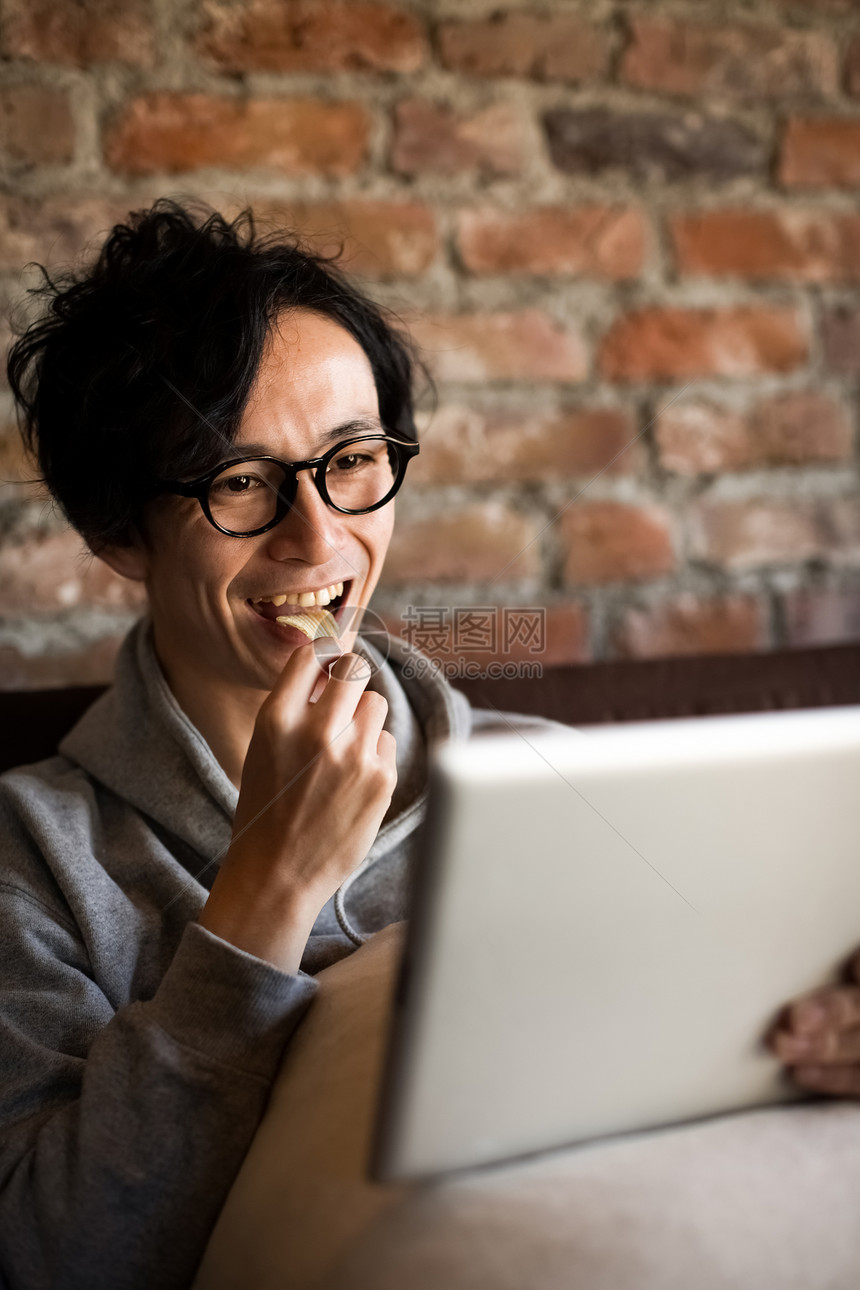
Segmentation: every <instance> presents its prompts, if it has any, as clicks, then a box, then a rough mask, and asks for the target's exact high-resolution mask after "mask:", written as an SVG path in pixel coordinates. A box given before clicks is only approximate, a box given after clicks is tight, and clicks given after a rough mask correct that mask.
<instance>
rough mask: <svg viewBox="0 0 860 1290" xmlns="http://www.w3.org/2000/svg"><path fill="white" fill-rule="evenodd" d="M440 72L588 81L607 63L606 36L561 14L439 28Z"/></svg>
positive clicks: (508, 16)
mask: <svg viewBox="0 0 860 1290" xmlns="http://www.w3.org/2000/svg"><path fill="white" fill-rule="evenodd" d="M439 50H440V54H441V60H442V65H443V67H448V68H451V70H452V71H455V72H465V73H466V75H470V76H517V77H520V78H522V77H526V76H528V77H531V78H532V79H534V80H548V81H552V80H564V81H590V80H595V79H597V78H599V77H602V76H603V75H604V74H605V72H606V70H607V64H608V59H609V45H608V40H607V34H606V32H603V31H600V30H599V29H598V28H596V27H593V26H592V25H591V24H590V23H586V22H583V21H582V19H580V18H577V17H575V16H573V15H567V14H549V15H547V16H539V15H537V14H532V13H528V12H527V11H526V10H523V9H520V10H516V11H514V12H510V13H502V14H495V15H494V16H493V17H492V18H490V19H487V20H484V21H477V22H452V23H445V24H443V25H442V26H441V27H440V28H439Z"/></svg>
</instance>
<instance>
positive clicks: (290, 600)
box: [257, 582, 343, 609]
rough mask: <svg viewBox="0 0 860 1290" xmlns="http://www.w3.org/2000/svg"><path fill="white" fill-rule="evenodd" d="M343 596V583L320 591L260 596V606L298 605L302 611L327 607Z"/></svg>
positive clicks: (334, 583) (333, 584)
mask: <svg viewBox="0 0 860 1290" xmlns="http://www.w3.org/2000/svg"><path fill="white" fill-rule="evenodd" d="M342 595H343V583H342V582H333V583H332V585H331V586H330V587H322V588H321V589H320V590H319V591H293V592H281V593H279V594H278V595H277V596H260V598H259V600H258V601H257V604H258V605H270V604H271V605H277V606H280V605H298V606H299V608H300V609H310V608H311V606H312V605H319V606H322V607H325V606H326V605H329V604H331V602H332V601H333V600H336V599H337V597H338V596H342Z"/></svg>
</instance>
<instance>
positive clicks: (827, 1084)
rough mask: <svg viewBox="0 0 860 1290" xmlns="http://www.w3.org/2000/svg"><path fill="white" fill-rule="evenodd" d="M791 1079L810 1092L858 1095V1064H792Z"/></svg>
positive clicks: (847, 1095) (859, 1086)
mask: <svg viewBox="0 0 860 1290" xmlns="http://www.w3.org/2000/svg"><path fill="white" fill-rule="evenodd" d="M791 1076H792V1079H794V1080H795V1082H796V1083H798V1084H800V1085H801V1086H802V1087H803V1088H807V1089H809V1090H810V1092H812V1093H824V1094H827V1095H828V1096H830V1097H860V1066H858V1065H854V1066H794V1067H792V1069H791Z"/></svg>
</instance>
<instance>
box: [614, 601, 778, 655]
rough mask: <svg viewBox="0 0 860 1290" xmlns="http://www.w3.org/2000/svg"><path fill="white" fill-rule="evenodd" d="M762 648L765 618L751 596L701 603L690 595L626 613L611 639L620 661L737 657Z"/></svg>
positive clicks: (629, 610)
mask: <svg viewBox="0 0 860 1290" xmlns="http://www.w3.org/2000/svg"><path fill="white" fill-rule="evenodd" d="M764 644H765V620H764V614H763V613H762V607H761V606H760V605H759V603H758V602H757V601H756V600H755V598H754V597H753V596H740V595H738V596H725V597H722V598H720V599H718V600H705V599H703V598H702V597H700V596H694V595H692V594H691V593H689V592H688V593H684V594H682V595H680V596H676V597H675V598H674V599H673V600H669V601H665V602H664V603H662V604H659V605H656V606H655V607H654V608H649V609H644V608H633V609H628V610H627V611H626V613H625V614H624V616H623V618H622V621H621V624H620V625H619V628H618V631H617V633H616V636H615V646H616V651H617V653H618V654H620V655H621V657H622V658H665V657H668V656H671V655H678V654H736V653H745V652H746V651H748V650H755V649H760V648H761V647H762V646H763V645H764Z"/></svg>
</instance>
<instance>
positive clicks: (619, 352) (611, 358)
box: [600, 305, 808, 381]
mask: <svg viewBox="0 0 860 1290" xmlns="http://www.w3.org/2000/svg"><path fill="white" fill-rule="evenodd" d="M807 355H808V341H807V338H806V336H805V334H804V330H803V328H802V326H801V321H800V318H799V317H798V315H797V314H796V313H795V312H794V310H792V309H779V308H768V307H767V306H764V305H762V306H748V307H743V306H739V307H737V308H718V309H682V308H671V307H668V308H661V307H659V306H655V307H653V308H645V309H637V310H633V311H632V312H631V313H628V314H623V315H622V316H621V317H620V318H618V319H617V320H616V321H615V322H614V323H613V324H612V326H611V327H610V329H609V331H608V332H607V334H606V336H605V337H604V339H603V345H602V347H601V354H600V367H601V371H602V373H603V375H604V376H605V377H607V378H608V379H609V380H616V381H663V380H676V379H679V378H680V379H683V378H684V377H695V376H755V375H757V374H759V373H762V372H790V371H793V370H794V369H795V368H797V367H800V366H801V364H802V363H804V362H805V360H806V358H807Z"/></svg>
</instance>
